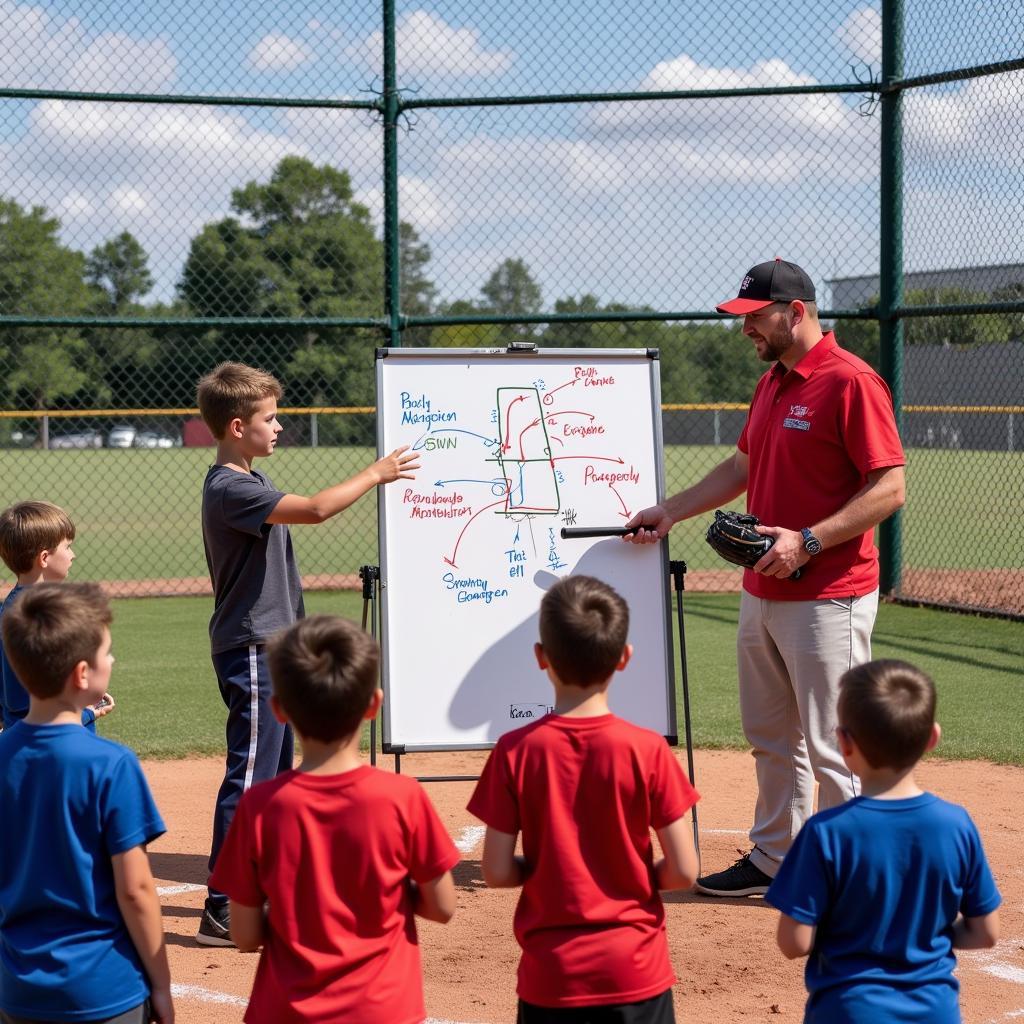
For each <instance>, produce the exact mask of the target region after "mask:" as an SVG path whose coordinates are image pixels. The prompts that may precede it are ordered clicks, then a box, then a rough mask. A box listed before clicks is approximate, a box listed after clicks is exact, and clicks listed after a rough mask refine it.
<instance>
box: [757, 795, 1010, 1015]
mask: <svg viewBox="0 0 1024 1024" xmlns="http://www.w3.org/2000/svg"><path fill="white" fill-rule="evenodd" d="M765 899H767V901H768V902H769V903H771V904H772V906H774V907H777V908H778V909H779V910H781V911H782V912H783V913H784V914H788V915H789V916H790V917H792V918H793V919H794V920H796V921H799V922H801V923H802V924H812V925H816V926H817V932H816V933H815V938H814V948H813V949H812V950H811V954H810V956H809V957H808V959H807V971H806V982H807V990H808V992H809V993H810V997H809V999H808V1001H807V1013H806V1016H805V1017H804V1020H805V1021H807V1022H811V1021H814V1022H822V1024H824V1022H828V1024H846V1022H850V1024H854V1022H855V1024H877V1022H878V1021H883V1020H884V1021H899V1022H911V1021H921V1022H922V1024H923V1022H927V1024H956V1022H959V1020H960V1007H959V1001H958V991H959V987H960V986H959V983H958V982H957V980H956V978H955V977H954V975H953V968H954V966H955V965H956V957H955V956H954V954H953V922H954V921H955V920H956V917H957V914H960V913H962V914H963V915H964V916H965V917H983V916H984V915H985V914H989V913H991V912H992V911H993V910H995V909H996V907H998V906H999V903H1000V896H999V892H998V890H997V889H996V886H995V882H994V881H993V880H992V873H991V871H989V867H988V862H987V861H986V860H985V853H984V851H983V850H982V847H981V838H980V837H979V835H978V830H977V829H976V828H975V826H974V822H973V821H971V819H970V817H969V815H968V814H967V812H966V811H965V810H964V809H963V808H962V807H958V806H957V805H956V804H950V803H947V802H946V801H945V800H940V799H939V798H938V797H937V796H933V795H932V794H931V793H922V794H921V795H920V796H915V797H910V798H908V799H905V800H875V799H870V798H868V797H856V798H855V799H853V800H850V801H849V802H848V803H845V804H843V805H842V806H840V807H833V808H831V809H830V810H827V811H822V812H821V813H820V814H815V815H814V816H813V817H812V818H810V819H809V820H808V821H807V823H806V824H805V825H804V827H803V828H802V829H801V831H800V834H799V835H798V836H797V837H796V841H795V842H794V843H793V846H792V848H791V849H790V851H789V853H787V854H786V857H785V860H783V862H782V867H781V868H780V869H779V873H778V875H776V876H775V880H774V881H773V882H772V884H771V887H770V888H769V890H768V894H767V896H766V897H765Z"/></svg>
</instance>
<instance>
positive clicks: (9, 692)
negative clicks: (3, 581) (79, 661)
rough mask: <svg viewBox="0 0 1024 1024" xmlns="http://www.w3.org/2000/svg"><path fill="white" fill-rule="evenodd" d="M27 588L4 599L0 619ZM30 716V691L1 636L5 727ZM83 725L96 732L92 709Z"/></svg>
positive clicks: (0, 708) (0, 711) (0, 713)
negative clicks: (6, 650) (16, 670)
mask: <svg viewBox="0 0 1024 1024" xmlns="http://www.w3.org/2000/svg"><path fill="white" fill-rule="evenodd" d="M24 591H25V588H24V587H23V586H22V585H21V584H20V583H19V584H17V585H16V586H15V588H14V589H13V590H12V591H11V592H10V593H9V594H8V595H7V597H5V598H4V603H3V604H0V618H2V617H3V614H4V612H5V611H7V609H8V608H10V607H11V605H12V604H14V602H15V601H16V600H17V599H18V598H19V597H20V596H21V595H22V594H23V593H24ZM27 714H28V690H26V689H25V687H24V686H22V685H21V680H20V679H19V678H18V676H17V674H16V673H15V671H14V668H13V667H12V666H11V663H10V662H9V661H8V660H7V654H6V652H5V651H4V644H3V636H2V634H0V717H2V719H3V726H4V728H5V729H9V728H10V727H11V726H12V725H14V723H15V722H20V721H21V719H23V718H24V717H25V716H26V715H27ZM82 725H84V726H85V727H86V729H88V730H89V732H95V731H96V715H95V713H94V712H93V710H92V708H85V709H84V710H83V711H82Z"/></svg>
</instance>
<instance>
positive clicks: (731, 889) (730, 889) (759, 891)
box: [693, 853, 772, 896]
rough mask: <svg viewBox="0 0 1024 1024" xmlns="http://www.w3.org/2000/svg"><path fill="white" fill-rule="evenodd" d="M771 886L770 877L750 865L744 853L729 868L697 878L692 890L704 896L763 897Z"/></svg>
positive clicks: (746, 854) (748, 855)
mask: <svg viewBox="0 0 1024 1024" xmlns="http://www.w3.org/2000/svg"><path fill="white" fill-rule="evenodd" d="M771 884H772V879H771V875H766V874H765V873H764V872H763V871H762V870H761V869H760V868H759V867H758V866H757V865H756V864H751V862H750V854H749V853H745V854H743V856H742V857H740V859H739V860H738V861H736V863H735V864H733V866H732V867H731V868H726V869H725V870H724V871H718V872H716V873H715V874H713V875H705V876H704V877H703V878H698V879H697V884H696V885H695V886H694V887H693V889H694V892H702V893H704V895H705V896H763V895H764V894H765V893H766V892H767V891H768V886H769V885H771Z"/></svg>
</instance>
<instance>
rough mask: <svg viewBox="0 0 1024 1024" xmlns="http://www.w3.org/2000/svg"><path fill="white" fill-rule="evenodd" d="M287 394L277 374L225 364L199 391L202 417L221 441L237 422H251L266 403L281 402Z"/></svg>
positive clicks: (237, 364)
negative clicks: (253, 415) (234, 422)
mask: <svg viewBox="0 0 1024 1024" xmlns="http://www.w3.org/2000/svg"><path fill="white" fill-rule="evenodd" d="M283 394H284V390H283V389H282V387H281V385H280V383H279V382H278V380H277V378H276V377H275V376H274V375H273V374H270V373H267V371H266V370H259V369H257V368H256V367H255V366H246V365H245V363H221V364H220V365H219V366H216V367H214V369H212V370H211V371H210V372H209V373H208V374H206V376H205V377H202V378H201V379H200V381H199V384H198V386H197V387H196V400H197V402H198V403H199V413H200V415H201V416H202V417H203V422H204V423H205V424H206V425H207V426H208V427H209V428H210V433H212V434H213V436H214V437H215V438H217V440H220V439H221V438H222V437H223V436H224V432H225V431H226V430H227V429H228V424H229V423H230V422H231V421H232V420H233V419H235V418H238V419H241V420H248V419H249V417H251V416H252V414H253V413H254V412H255V411H256V406H257V405H258V404H259V403H260V402H262V401H263V399H265V398H270V397H271V396H273V397H274V398H276V399H278V400H280V398H281V396H282V395H283Z"/></svg>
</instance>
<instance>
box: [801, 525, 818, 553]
mask: <svg viewBox="0 0 1024 1024" xmlns="http://www.w3.org/2000/svg"><path fill="white" fill-rule="evenodd" d="M800 535H801V536H802V537H803V539H804V551H806V552H807V554H809V555H817V554H820V553H821V541H820V540H818V538H817V537H815V536H814V534H813V533H811V528H810V527H809V526H805V527H804V528H803V529H802V530H801V531H800Z"/></svg>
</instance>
